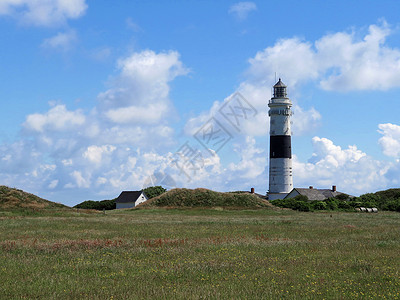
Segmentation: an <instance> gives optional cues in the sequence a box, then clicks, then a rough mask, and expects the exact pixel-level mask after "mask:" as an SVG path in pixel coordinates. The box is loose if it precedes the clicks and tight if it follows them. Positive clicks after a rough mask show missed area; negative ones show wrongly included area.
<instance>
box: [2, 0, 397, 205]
mask: <svg viewBox="0 0 400 300" xmlns="http://www.w3.org/2000/svg"><path fill="white" fill-rule="evenodd" d="M361 3H362V5H361ZM399 11H400V2H398V1H395V0H393V1H379V2H376V1H362V2H361V1H338V0H336V1H281V2H279V1H278V2H277V1H259V2H258V1H251V2H250V1H249V2H236V1H211V0H210V1H183V0H182V1H173V2H171V1H125V0H118V1H108V0H96V1H94V0H1V1H0V39H1V42H2V43H1V47H0V57H1V59H0V70H1V72H0V101H1V103H2V109H1V110H0V184H2V185H8V186H11V187H17V188H20V189H24V190H26V191H29V192H32V193H35V194H38V195H39V196H41V197H44V198H47V199H49V200H52V201H57V202H62V203H64V204H67V205H75V204H77V203H79V202H81V201H84V200H89V199H93V200H101V199H110V198H114V197H116V196H118V195H119V193H120V192H121V191H122V190H136V189H141V188H143V187H145V186H148V185H150V184H162V185H164V186H167V187H188V188H194V187H205V188H211V189H214V190H217V191H232V190H249V189H250V188H251V187H255V189H256V192H258V193H262V194H264V193H265V192H266V191H267V189H268V172H267V170H268V146H269V138H268V129H269V124H268V114H267V112H268V107H267V104H268V100H269V99H270V97H271V87H272V85H273V84H274V83H275V79H276V77H282V80H283V81H284V82H285V83H286V84H287V85H288V92H289V97H290V98H291V100H292V101H293V110H294V116H293V128H292V129H293V136H292V148H293V155H294V157H293V167H294V172H293V174H294V175H293V176H294V185H295V186H296V187H307V186H309V185H313V186H315V187H318V188H329V187H330V186H331V185H333V184H334V185H337V187H338V190H340V191H343V192H347V193H350V194H354V195H359V194H362V193H366V192H374V191H377V190H382V189H386V188H390V187H399V184H400V183H399V181H400V160H399V159H400V99H399V98H400V17H399Z"/></svg>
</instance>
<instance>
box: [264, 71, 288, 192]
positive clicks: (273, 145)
mask: <svg viewBox="0 0 400 300" xmlns="http://www.w3.org/2000/svg"><path fill="white" fill-rule="evenodd" d="M268 107H269V108H270V109H269V112H268V114H269V117H270V144H269V146H270V147H269V152H270V153H269V191H268V199H269V200H275V199H283V198H285V197H286V196H287V195H288V194H289V193H290V192H291V191H292V189H293V174H292V142H291V122H290V117H291V116H292V111H291V107H292V103H291V101H290V99H289V98H288V97H287V93H286V85H285V84H284V83H283V82H282V81H281V79H280V78H279V81H278V82H277V83H276V84H275V85H274V95H273V97H272V98H271V100H270V101H269V103H268Z"/></svg>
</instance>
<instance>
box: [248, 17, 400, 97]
mask: <svg viewBox="0 0 400 300" xmlns="http://www.w3.org/2000/svg"><path fill="white" fill-rule="evenodd" d="M391 33H392V32H391V30H390V28H389V26H388V25H387V23H386V22H384V21H383V22H381V24H379V25H371V26H369V28H368V32H367V33H366V34H365V35H364V36H363V38H362V39H358V38H357V36H358V35H357V34H356V33H355V32H351V33H348V32H338V33H334V34H327V35H325V36H323V37H321V38H320V39H318V40H316V41H315V42H309V41H304V40H301V39H299V38H297V37H294V38H288V39H281V40H279V41H278V42H277V43H276V44H275V45H274V46H272V47H268V48H266V49H264V50H262V51H259V52H258V53H257V54H256V56H255V57H254V58H252V59H250V60H249V62H250V64H251V67H250V69H249V72H248V73H249V76H251V77H252V78H253V81H256V82H264V83H269V82H271V81H272V80H273V78H272V77H273V75H274V73H275V72H278V74H279V75H281V76H283V78H284V81H285V83H287V84H288V85H289V87H290V88H295V87H296V85H297V84H299V83H304V82H307V81H310V80H316V81H318V82H319V84H320V86H321V88H323V89H325V90H335V91H351V90H387V89H389V88H393V87H399V86H400V50H399V49H396V48H391V47H389V46H387V45H386V44H385V42H386V38H387V37H388V36H389V35H390V34H391Z"/></svg>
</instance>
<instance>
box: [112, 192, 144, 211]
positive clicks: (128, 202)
mask: <svg viewBox="0 0 400 300" xmlns="http://www.w3.org/2000/svg"><path fill="white" fill-rule="evenodd" d="M147 199H148V198H147V196H146V194H145V193H144V192H143V191H123V192H122V193H121V194H120V195H119V196H118V198H117V199H115V205H116V208H117V209H119V208H132V207H135V206H137V205H139V204H140V203H143V202H144V201H146V200H147Z"/></svg>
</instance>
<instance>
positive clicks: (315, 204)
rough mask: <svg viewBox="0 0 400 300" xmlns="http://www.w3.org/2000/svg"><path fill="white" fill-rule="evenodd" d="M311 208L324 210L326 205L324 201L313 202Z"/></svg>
mask: <svg viewBox="0 0 400 300" xmlns="http://www.w3.org/2000/svg"><path fill="white" fill-rule="evenodd" d="M311 207H312V208H313V209H315V210H326V207H327V205H326V202H325V201H313V202H312V203H311Z"/></svg>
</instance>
